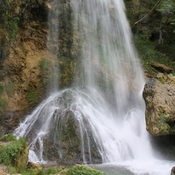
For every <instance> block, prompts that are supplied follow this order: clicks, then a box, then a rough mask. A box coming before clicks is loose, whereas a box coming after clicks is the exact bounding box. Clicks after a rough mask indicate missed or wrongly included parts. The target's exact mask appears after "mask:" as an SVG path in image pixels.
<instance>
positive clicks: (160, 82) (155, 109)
mask: <svg viewBox="0 0 175 175" xmlns="http://www.w3.org/2000/svg"><path fill="white" fill-rule="evenodd" d="M143 96H144V99H145V102H146V126H147V130H148V131H149V132H150V133H151V134H152V135H156V136H160V135H169V134H175V77H174V76H173V75H171V74H170V75H165V74H163V73H158V74H157V76H156V77H155V78H152V79H148V80H147V83H146V85H145V88H144V93H143Z"/></svg>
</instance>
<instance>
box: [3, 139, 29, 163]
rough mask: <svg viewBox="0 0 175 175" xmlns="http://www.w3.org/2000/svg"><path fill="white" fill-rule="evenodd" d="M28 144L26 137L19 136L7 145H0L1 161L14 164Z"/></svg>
mask: <svg viewBox="0 0 175 175" xmlns="http://www.w3.org/2000/svg"><path fill="white" fill-rule="evenodd" d="M10 137H11V136H10ZM26 144H27V143H26V140H25V139H24V138H19V140H16V139H15V140H14V141H12V142H11V143H10V144H8V145H7V146H0V163H3V164H5V165H13V164H14V163H15V161H16V160H17V159H18V157H19V155H20V152H21V151H22V150H23V149H24V147H25V146H26Z"/></svg>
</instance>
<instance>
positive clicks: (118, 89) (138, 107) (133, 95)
mask: <svg viewBox="0 0 175 175" xmlns="http://www.w3.org/2000/svg"><path fill="white" fill-rule="evenodd" d="M53 2H54V3H56V4H57V6H55V7H57V8H59V3H58V2H57V1H53ZM69 5H70V7H71V9H72V13H73V19H72V20H73V26H74V28H73V32H74V42H77V41H76V38H77V37H76V35H77V34H79V35H81V42H82V43H81V53H80V56H79V62H80V65H79V68H80V70H81V75H80V74H77V75H76V74H75V77H76V78H75V81H74V83H73V85H72V87H71V88H69V89H64V90H58V91H57V92H54V93H51V94H50V96H49V97H48V98H47V99H46V100H44V101H43V102H42V103H41V104H40V105H39V106H38V107H37V108H36V109H35V110H34V111H33V113H32V114H30V115H28V116H26V118H25V120H24V121H23V122H22V123H21V124H20V126H19V127H18V128H17V129H16V130H15V131H14V133H15V134H16V135H17V136H22V137H26V138H27V139H28V142H29V147H30V155H29V160H30V161H34V162H37V161H47V160H50V159H52V158H51V154H54V155H56V156H57V157H58V158H59V159H60V160H63V161H64V157H66V156H69V155H72V157H70V159H71V158H72V159H73V157H74V160H73V162H76V161H77V162H76V163H79V162H80V163H81V162H83V163H100V162H102V163H117V164H118V165H124V166H126V167H130V169H131V170H132V171H133V172H134V173H136V174H144V173H150V174H151V175H153V174H159V175H160V174H161V173H162V172H163V170H161V171H159V170H158V171H157V168H156V169H155V167H156V166H154V167H152V166H151V165H152V162H156V163H155V164H157V163H158V162H157V160H156V159H155V158H154V153H153V150H152V147H151V144H150V140H149V136H148V134H147V132H146V130H145V119H144V110H145V104H144V101H143V98H142V91H143V87H144V78H143V72H142V69H141V66H140V63H139V60H138V58H137V54H136V52H135V48H134V46H133V44H132V35H131V31H130V27H129V25H128V22H127V19H126V16H125V6H124V3H123V0H70V4H69ZM54 10H55V9H54ZM52 18H53V16H52ZM55 19H57V18H54V20H55ZM52 20H53V19H52ZM52 23H53V24H54V26H53V25H52ZM50 24H51V25H50V27H54V29H53V30H54V33H55V32H57V30H58V28H57V27H58V26H57V25H55V21H54V22H53V21H52V22H51V23H50ZM55 28H56V29H55ZM53 30H51V31H53ZM49 36H50V37H48V38H49V39H48V40H49V42H53V40H54V43H55V38H54V39H53V35H51V34H50V35H49ZM56 54H57V52H56ZM77 77H78V78H77ZM54 81H57V80H54ZM54 91H55V90H54ZM70 122H73V123H74V124H73V126H74V127H72V125H70ZM70 128H73V129H72V130H71V131H72V133H70V134H67V133H68V132H71V131H70V130H69V129H70ZM75 128H76V129H75ZM68 130H69V131H68ZM73 134H75V135H78V136H79V138H77V137H75V135H73ZM71 136H72V137H73V139H74V140H70V141H68V142H67V140H68V139H71ZM76 142H77V143H76ZM68 144H69V145H71V146H70V147H71V150H74V152H73V154H72V153H71V152H69V150H68V151H67V152H66V149H68V148H70V147H68V146H67V145H68ZM76 149H77V150H78V151H77V152H76ZM55 150H56V151H55ZM52 152H53V153H52ZM74 154H76V155H74ZM158 164H159V163H158ZM160 164H161V163H160ZM139 165H140V166H139ZM143 165H145V166H143ZM147 166H149V168H150V167H151V169H149V168H148V167H147ZM162 166H163V163H162ZM162 166H161V167H162ZM133 167H136V168H135V169H134V168H133ZM145 167H146V168H145ZM164 170H165V171H164V172H163V174H164V175H165V174H167V173H169V171H170V166H167V167H166V168H165V167H164ZM163 174H162V175H163Z"/></svg>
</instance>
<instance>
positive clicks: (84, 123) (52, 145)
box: [43, 91, 102, 165]
mask: <svg viewBox="0 0 175 175" xmlns="http://www.w3.org/2000/svg"><path fill="white" fill-rule="evenodd" d="M74 98H75V95H74V94H73V93H72V92H71V91H67V92H65V93H64V94H63V95H62V98H60V99H58V100H59V103H60V104H59V106H62V107H61V108H59V109H56V110H55V112H54V114H53V119H52V120H53V122H51V123H52V128H51V130H50V132H49V134H48V136H47V137H46V138H45V140H44V153H43V155H44V159H46V160H51V161H56V162H57V163H58V164H59V165H75V164H82V163H88V164H92V163H101V162H102V160H101V155H100V152H99V150H98V145H97V143H96V142H95V140H94V137H93V133H92V129H91V126H90V123H89V122H88V120H87V118H86V117H84V116H83V114H82V113H81V111H79V110H76V106H74V105H73V103H71V102H72V101H74Z"/></svg>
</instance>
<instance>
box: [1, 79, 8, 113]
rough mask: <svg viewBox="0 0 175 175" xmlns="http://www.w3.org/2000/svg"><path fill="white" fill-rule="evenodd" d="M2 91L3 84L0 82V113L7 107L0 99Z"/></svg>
mask: <svg viewBox="0 0 175 175" xmlns="http://www.w3.org/2000/svg"><path fill="white" fill-rule="evenodd" d="M3 91H4V83H2V82H0V111H2V110H3V109H4V108H5V107H6V106H7V103H6V102H5V101H4V100H3V98H2V93H3Z"/></svg>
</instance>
